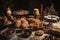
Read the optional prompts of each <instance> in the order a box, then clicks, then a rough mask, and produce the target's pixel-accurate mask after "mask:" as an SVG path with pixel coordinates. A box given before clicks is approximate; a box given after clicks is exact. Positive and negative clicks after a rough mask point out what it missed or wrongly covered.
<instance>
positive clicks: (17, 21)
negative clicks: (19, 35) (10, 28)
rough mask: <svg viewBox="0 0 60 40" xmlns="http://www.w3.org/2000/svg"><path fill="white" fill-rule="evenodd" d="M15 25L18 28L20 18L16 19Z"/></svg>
mask: <svg viewBox="0 0 60 40" xmlns="http://www.w3.org/2000/svg"><path fill="white" fill-rule="evenodd" d="M15 26H16V27H18V28H19V27H20V26H21V20H20V19H17V20H16V22H15Z"/></svg>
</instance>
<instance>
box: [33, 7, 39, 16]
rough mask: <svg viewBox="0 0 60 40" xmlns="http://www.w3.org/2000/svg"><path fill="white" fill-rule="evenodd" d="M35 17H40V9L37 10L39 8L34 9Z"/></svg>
mask: <svg viewBox="0 0 60 40" xmlns="http://www.w3.org/2000/svg"><path fill="white" fill-rule="evenodd" d="M34 15H36V16H38V15H40V13H39V9H37V8H35V9H34Z"/></svg>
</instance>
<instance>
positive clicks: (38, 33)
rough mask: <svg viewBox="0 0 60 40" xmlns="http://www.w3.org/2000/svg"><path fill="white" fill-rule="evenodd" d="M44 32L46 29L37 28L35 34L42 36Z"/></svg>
mask: <svg viewBox="0 0 60 40" xmlns="http://www.w3.org/2000/svg"><path fill="white" fill-rule="evenodd" d="M43 34H44V31H43V30H37V31H36V32H35V35H37V36H41V35H43Z"/></svg>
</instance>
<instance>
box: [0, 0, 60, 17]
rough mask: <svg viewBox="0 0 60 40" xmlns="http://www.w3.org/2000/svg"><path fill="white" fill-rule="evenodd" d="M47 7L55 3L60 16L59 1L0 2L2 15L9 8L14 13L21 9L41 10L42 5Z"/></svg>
mask: <svg viewBox="0 0 60 40" xmlns="http://www.w3.org/2000/svg"><path fill="white" fill-rule="evenodd" d="M41 3H42V4H43V5H44V8H45V7H47V6H48V7H50V5H51V3H54V8H55V9H56V11H58V15H59V16H60V5H59V4H60V2H59V0H0V14H1V13H2V12H4V11H5V9H6V8H7V7H11V8H12V10H13V11H15V10H19V9H26V10H33V9H34V8H39V9H40V4H41Z"/></svg>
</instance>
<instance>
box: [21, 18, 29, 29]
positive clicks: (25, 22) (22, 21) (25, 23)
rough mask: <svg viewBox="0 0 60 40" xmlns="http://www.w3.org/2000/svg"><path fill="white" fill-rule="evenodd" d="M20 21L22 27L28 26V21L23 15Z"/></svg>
mask: <svg viewBox="0 0 60 40" xmlns="http://www.w3.org/2000/svg"><path fill="white" fill-rule="evenodd" d="M21 23H22V24H21V25H22V27H24V28H27V27H28V26H29V23H28V21H27V19H26V18H25V17H22V18H21Z"/></svg>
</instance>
